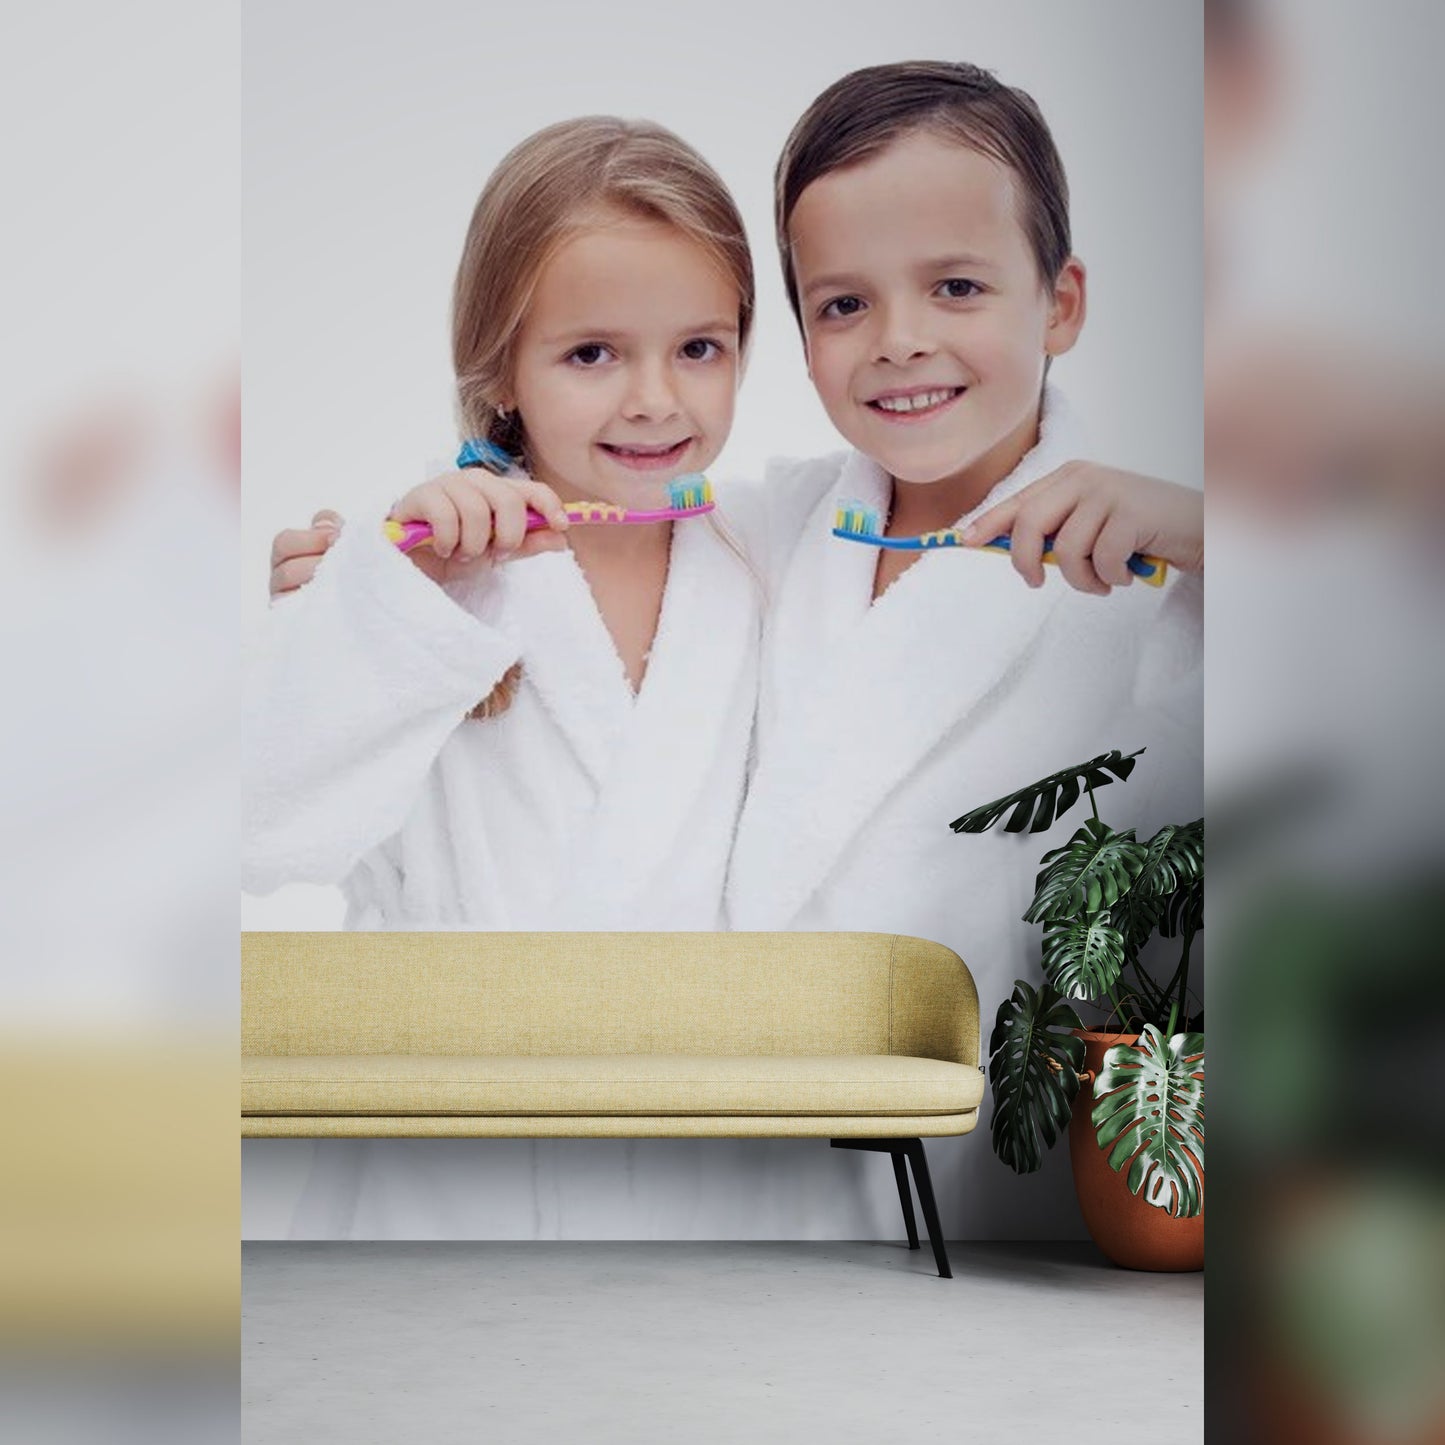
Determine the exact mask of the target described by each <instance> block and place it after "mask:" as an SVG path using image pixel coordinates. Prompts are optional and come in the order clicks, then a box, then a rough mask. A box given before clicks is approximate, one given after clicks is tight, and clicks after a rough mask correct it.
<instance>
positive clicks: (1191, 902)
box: [1159, 878, 1204, 938]
mask: <svg viewBox="0 0 1445 1445" xmlns="http://www.w3.org/2000/svg"><path fill="white" fill-rule="evenodd" d="M1203 927H1204V879H1203V878H1200V879H1198V880H1197V881H1196V882H1194V883H1191V884H1190V885H1189V886H1188V887H1187V888H1181V889H1179V890H1178V891H1177V892H1175V893H1171V894H1170V895H1169V897H1168V898H1166V899H1165V900H1164V910H1163V912H1162V913H1160V915H1159V932H1160V933H1162V934H1163V935H1164V937H1165V938H1177V937H1178V936H1179V935H1180V934H1181V933H1198V932H1199V930H1200V929H1201V928H1203Z"/></svg>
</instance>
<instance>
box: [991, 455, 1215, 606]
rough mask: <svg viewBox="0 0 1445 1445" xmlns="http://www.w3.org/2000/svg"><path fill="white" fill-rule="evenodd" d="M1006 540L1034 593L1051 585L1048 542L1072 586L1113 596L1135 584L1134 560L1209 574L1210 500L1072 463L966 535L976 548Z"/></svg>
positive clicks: (994, 511) (1170, 486) (1000, 506)
mask: <svg viewBox="0 0 1445 1445" xmlns="http://www.w3.org/2000/svg"><path fill="white" fill-rule="evenodd" d="M1005 534H1007V535H1008V536H1009V538H1010V543H1009V548H1010V556H1011V557H1012V558H1013V564H1014V567H1015V568H1016V569H1017V571H1018V573H1019V575H1020V576H1021V577H1022V578H1023V579H1024V581H1025V582H1027V583H1028V584H1029V586H1030V587H1040V586H1042V585H1043V581H1044V564H1043V562H1042V560H1041V558H1042V557H1043V552H1044V538H1045V537H1050V536H1051V537H1053V539H1054V547H1053V551H1054V556H1055V558H1056V559H1057V561H1058V564H1059V571H1060V572H1062V573H1063V574H1064V578H1065V580H1066V581H1067V582H1068V584H1069V586H1071V587H1074V588H1077V589H1078V590H1079V591H1080V592H1091V593H1095V594H1097V595H1098V596H1108V594H1109V592H1110V591H1111V590H1112V589H1113V588H1115V587H1127V586H1129V584H1130V583H1131V582H1133V581H1134V574H1133V573H1132V572H1130V571H1129V567H1128V561H1129V557H1130V556H1131V554H1133V553H1135V552H1143V553H1147V554H1149V555H1151V556H1154V557H1161V558H1163V560H1164V561H1166V562H1168V563H1170V565H1171V566H1174V567H1178V568H1179V569H1180V570H1181V571H1184V572H1202V571H1203V570H1204V496H1203V493H1201V492H1199V491H1196V490H1195V489H1194V488H1193V487H1181V486H1179V485H1177V484H1176V483H1174V482H1163V481H1160V480H1159V479H1158V478H1157V477H1145V476H1140V475H1139V474H1138V473H1137V472H1121V471H1118V470H1116V469H1115V468H1113V467H1104V466H1099V465H1097V464H1096V463H1094V462H1065V463H1064V465H1063V466H1061V467H1059V468H1058V470H1057V471H1053V472H1050V473H1049V474H1048V476H1046V477H1041V478H1040V479H1039V480H1038V481H1036V482H1032V483H1030V485H1029V486H1027V487H1025V488H1024V489H1023V490H1022V491H1020V492H1017V493H1015V495H1014V496H1012V497H1010V498H1009V499H1008V500H1007V501H1004V502H1000V503H999V504H998V506H996V507H990V508H989V510H988V511H987V512H985V513H984V514H983V515H982V516H981V517H978V518H976V519H975V520H974V521H973V522H972V523H970V524H969V526H967V527H966V528H965V529H964V538H965V540H966V541H967V543H968V544H969V545H970V546H982V545H984V543H986V542H989V541H991V540H992V539H993V538H995V537H1002V536H1004V535H1005Z"/></svg>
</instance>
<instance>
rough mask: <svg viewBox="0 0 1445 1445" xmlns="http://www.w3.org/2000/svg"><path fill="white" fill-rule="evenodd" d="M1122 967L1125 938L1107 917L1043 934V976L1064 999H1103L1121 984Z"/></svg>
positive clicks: (1072, 924) (1091, 919) (1047, 929)
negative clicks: (1044, 974)
mask: <svg viewBox="0 0 1445 1445" xmlns="http://www.w3.org/2000/svg"><path fill="white" fill-rule="evenodd" d="M1123 967H1124V935H1123V934H1122V933H1120V932H1119V930H1118V929H1117V928H1115V927H1114V926H1113V924H1112V923H1110V921H1109V919H1108V917H1107V916H1104V917H1099V918H1083V919H1078V920H1075V921H1073V922H1069V923H1060V924H1055V925H1054V926H1053V927H1051V928H1046V929H1045V930H1044V972H1045V973H1046V974H1047V975H1048V978H1049V982H1050V983H1051V984H1053V986H1054V987H1055V988H1056V989H1058V991H1059V992H1060V993H1061V994H1063V995H1064V997H1065V998H1083V999H1088V1000H1090V1001H1091V1002H1092V1001H1095V1000H1097V999H1099V998H1101V997H1102V996H1103V995H1105V994H1107V993H1108V992H1109V990H1110V989H1111V988H1113V987H1114V985H1115V984H1116V983H1117V982H1118V981H1119V971H1120V969H1122V968H1123Z"/></svg>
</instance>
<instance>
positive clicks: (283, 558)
mask: <svg viewBox="0 0 1445 1445" xmlns="http://www.w3.org/2000/svg"><path fill="white" fill-rule="evenodd" d="M341 525H342V520H341V518H340V517H339V516H338V515H337V514H336V513H335V512H330V511H324V510H323V511H320V512H317V514H316V515H315V516H314V517H312V519H311V526H310V527H309V528H306V529H305V530H299V529H288V530H286V531H283V532H277V533H276V538H275V540H274V541H273V542H272V543H271V595H272V596H273V597H279V596H281V594H282V593H283V592H294V591H296V589H297V588H298V587H304V586H305V585H306V584H307V583H308V582H309V581H310V580H311V577H312V574H313V573H314V572H315V571H316V567H317V564H318V563H319V562H320V561H321V559H322V558H323V557H324V556H325V555H326V553H327V552H328V551H329V550H330V548H331V544H332V543H333V542H334V541H335V540H336V539H337V537H338V536H340V535H341Z"/></svg>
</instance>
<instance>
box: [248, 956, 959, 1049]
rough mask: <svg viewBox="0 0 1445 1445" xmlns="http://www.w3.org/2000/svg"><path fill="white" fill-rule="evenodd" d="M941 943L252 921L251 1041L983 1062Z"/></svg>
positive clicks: (955, 969)
mask: <svg viewBox="0 0 1445 1445" xmlns="http://www.w3.org/2000/svg"><path fill="white" fill-rule="evenodd" d="M978 1042H979V1029H978V995H977V993H976V992H975V990H974V984H973V979H972V978H971V977H970V976H969V972H968V970H967V969H966V968H965V967H964V965H963V962H962V960H960V958H959V957H958V955H957V954H956V953H953V952H952V951H951V950H950V949H947V948H944V947H943V946H942V945H941V944H937V943H928V942H925V941H924V940H922V939H918V938H907V937H904V936H902V935H897V934H883V933H460V932H459V933H245V934H242V936H241V1050H242V1053H243V1054H252V1055H276V1054H282V1055H296V1054H482V1055H486V1054H526V1055H549V1054H706V1055H739V1054H823V1055H827V1054H890V1053H891V1054H909V1055H913V1056H916V1057H921V1058H937V1059H949V1060H953V1061H956V1062H959V1063H969V1064H976V1063H977V1062H978Z"/></svg>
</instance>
